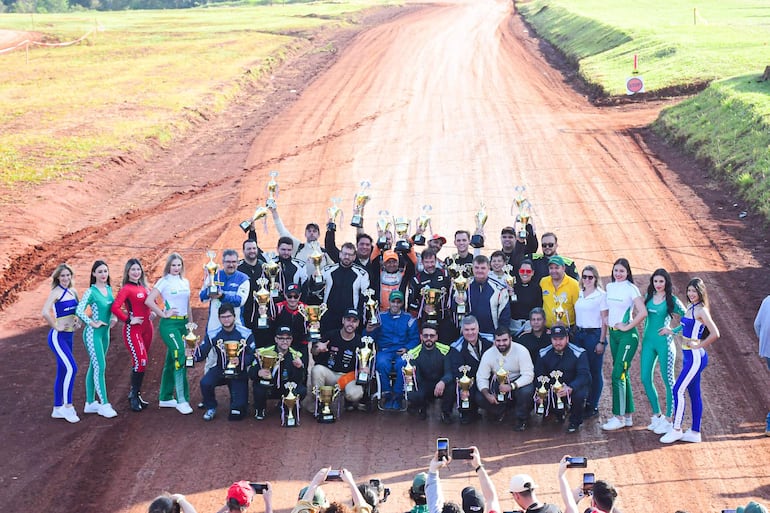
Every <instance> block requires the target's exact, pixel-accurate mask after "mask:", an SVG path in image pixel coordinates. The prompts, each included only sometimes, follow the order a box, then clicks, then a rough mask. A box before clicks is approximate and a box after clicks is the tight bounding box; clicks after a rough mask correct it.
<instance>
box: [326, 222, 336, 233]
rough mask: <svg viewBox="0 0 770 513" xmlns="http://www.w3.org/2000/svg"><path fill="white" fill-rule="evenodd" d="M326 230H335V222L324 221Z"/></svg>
mask: <svg viewBox="0 0 770 513" xmlns="http://www.w3.org/2000/svg"><path fill="white" fill-rule="evenodd" d="M326 231H327V232H336V231H337V223H326Z"/></svg>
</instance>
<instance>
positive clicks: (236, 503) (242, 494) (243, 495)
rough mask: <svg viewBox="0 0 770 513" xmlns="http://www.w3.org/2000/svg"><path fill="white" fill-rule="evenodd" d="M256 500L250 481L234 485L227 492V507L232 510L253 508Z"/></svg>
mask: <svg viewBox="0 0 770 513" xmlns="http://www.w3.org/2000/svg"><path fill="white" fill-rule="evenodd" d="M253 499H254V489H253V488H252V487H251V485H250V484H249V482H248V481H238V482H236V483H233V484H232V485H231V486H230V488H229V489H228V490H227V507H228V508H230V509H231V510H236V511H238V510H240V509H245V508H248V507H249V506H251V501H252V500H253Z"/></svg>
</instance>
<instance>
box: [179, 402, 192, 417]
mask: <svg viewBox="0 0 770 513" xmlns="http://www.w3.org/2000/svg"><path fill="white" fill-rule="evenodd" d="M176 411H178V412H179V413H181V414H182V415H189V414H191V413H192V412H193V409H192V406H190V403H188V402H187V401H185V402H183V403H177V405H176Z"/></svg>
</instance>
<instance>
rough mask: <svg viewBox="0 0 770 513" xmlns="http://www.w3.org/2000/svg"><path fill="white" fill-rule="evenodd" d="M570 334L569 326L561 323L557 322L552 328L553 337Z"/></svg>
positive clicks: (562, 336)
mask: <svg viewBox="0 0 770 513" xmlns="http://www.w3.org/2000/svg"><path fill="white" fill-rule="evenodd" d="M568 336H569V333H568V332H567V328H565V327H564V326H562V325H561V324H557V325H556V326H553V327H552V328H551V338H564V337H568Z"/></svg>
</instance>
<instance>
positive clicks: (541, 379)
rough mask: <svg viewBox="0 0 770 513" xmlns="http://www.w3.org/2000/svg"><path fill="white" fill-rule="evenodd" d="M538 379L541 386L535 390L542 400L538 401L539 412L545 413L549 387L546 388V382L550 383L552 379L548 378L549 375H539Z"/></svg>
mask: <svg viewBox="0 0 770 513" xmlns="http://www.w3.org/2000/svg"><path fill="white" fill-rule="evenodd" d="M537 380H538V381H539V382H540V388H538V389H537V391H536V392H535V393H536V394H537V397H538V399H540V401H538V403H537V414H538V415H544V414H545V402H546V401H547V400H548V389H547V388H545V384H546V383H549V382H550V381H551V380H550V379H548V376H538V378H537Z"/></svg>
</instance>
